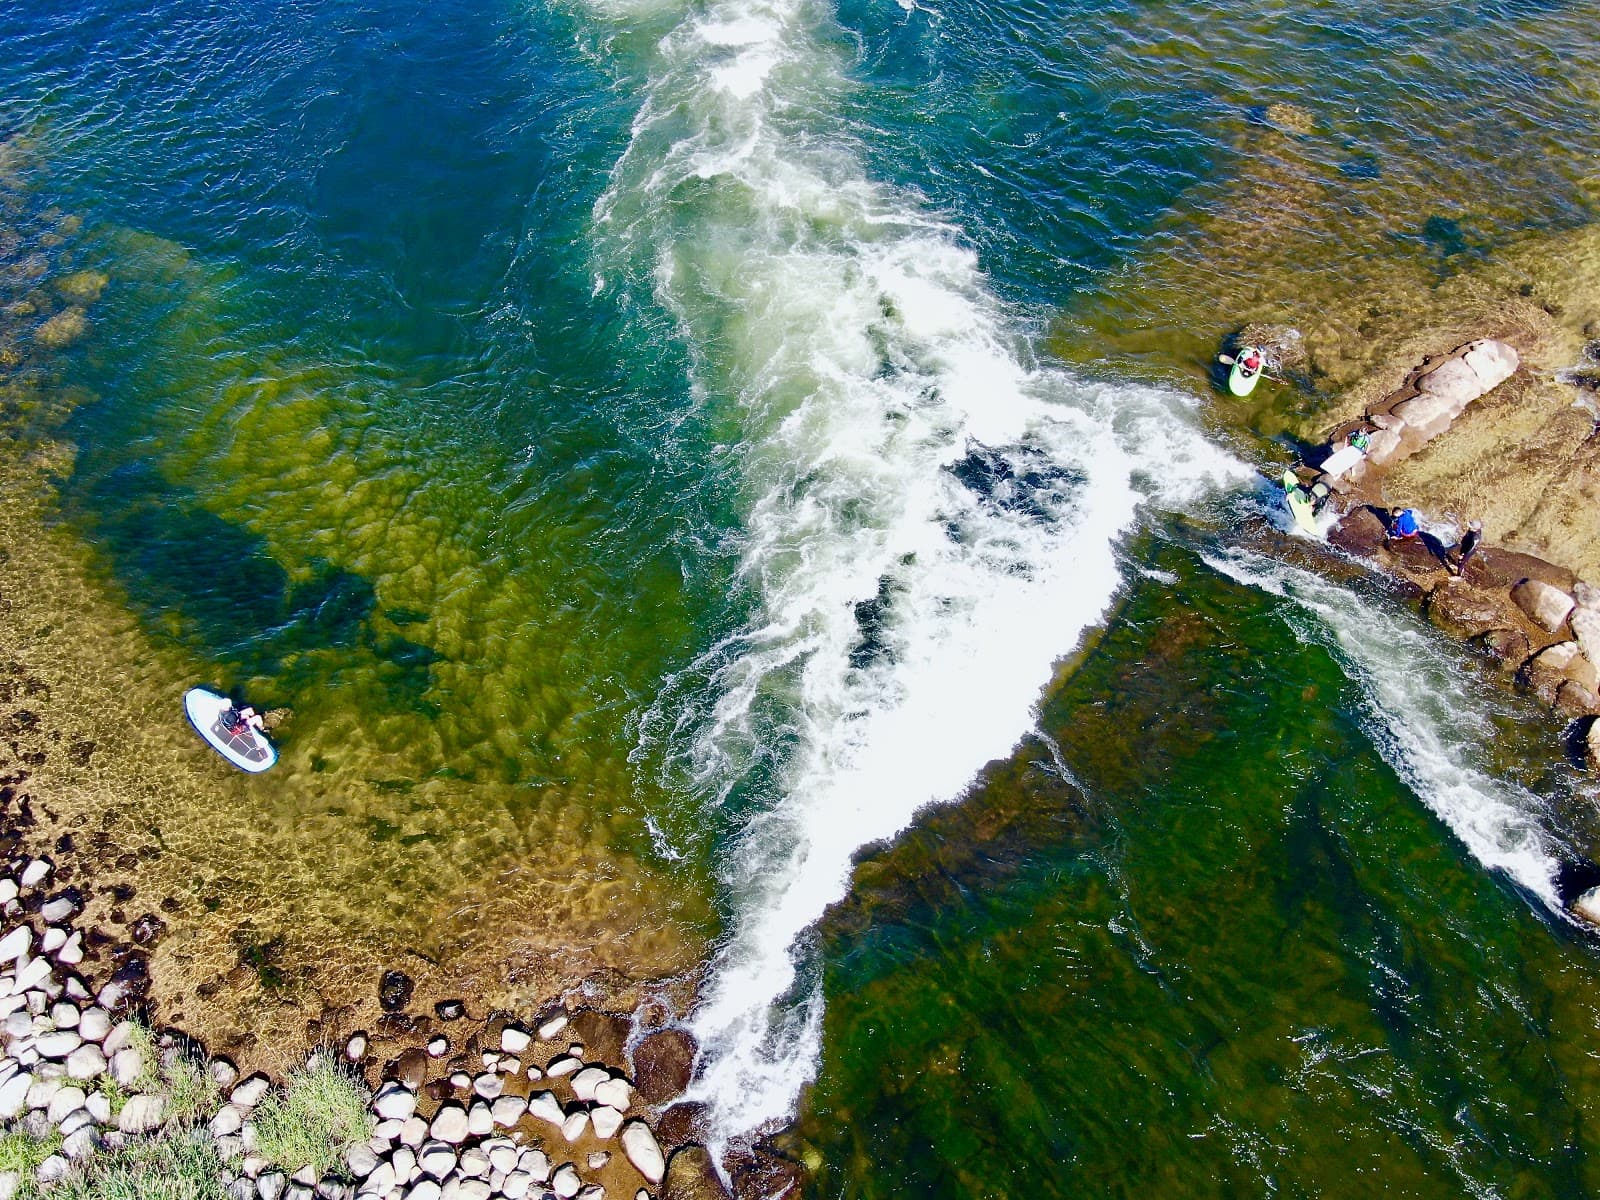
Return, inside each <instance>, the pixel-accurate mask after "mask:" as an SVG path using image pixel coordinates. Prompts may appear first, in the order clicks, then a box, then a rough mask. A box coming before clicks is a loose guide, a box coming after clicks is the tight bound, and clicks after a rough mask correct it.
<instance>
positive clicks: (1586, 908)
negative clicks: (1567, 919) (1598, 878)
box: [1572, 887, 1600, 925]
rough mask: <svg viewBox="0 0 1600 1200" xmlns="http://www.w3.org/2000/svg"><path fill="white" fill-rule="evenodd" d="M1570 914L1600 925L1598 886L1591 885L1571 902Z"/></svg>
mask: <svg viewBox="0 0 1600 1200" xmlns="http://www.w3.org/2000/svg"><path fill="white" fill-rule="evenodd" d="M1572 915H1573V916H1575V917H1582V918H1583V919H1584V920H1585V921H1588V922H1589V923H1590V924H1591V925H1600V887H1592V888H1590V889H1589V890H1588V891H1587V892H1584V893H1583V895H1581V896H1579V897H1578V898H1577V899H1576V900H1574V901H1573V902H1572Z"/></svg>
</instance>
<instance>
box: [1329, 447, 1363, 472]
mask: <svg viewBox="0 0 1600 1200" xmlns="http://www.w3.org/2000/svg"><path fill="white" fill-rule="evenodd" d="M1366 456H1367V452H1366V451H1365V450H1362V449H1360V448H1359V447H1356V446H1344V447H1341V448H1340V449H1338V450H1335V451H1334V452H1333V453H1332V454H1330V455H1328V457H1327V458H1325V459H1323V460H1322V463H1321V465H1320V466H1319V467H1318V468H1317V469H1318V470H1319V471H1322V472H1323V473H1324V474H1327V475H1331V476H1333V478H1335V479H1337V478H1339V476H1341V475H1343V474H1344V473H1345V472H1346V471H1348V470H1349V469H1350V468H1351V467H1353V466H1355V465H1356V464H1357V463H1358V462H1360V461H1361V460H1362V459H1363V458H1365V457H1366Z"/></svg>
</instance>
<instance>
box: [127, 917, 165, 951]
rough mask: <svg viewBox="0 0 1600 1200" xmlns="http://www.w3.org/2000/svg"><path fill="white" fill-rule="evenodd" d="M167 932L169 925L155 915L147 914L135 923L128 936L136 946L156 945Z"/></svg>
mask: <svg viewBox="0 0 1600 1200" xmlns="http://www.w3.org/2000/svg"><path fill="white" fill-rule="evenodd" d="M166 932H167V923H166V922H165V921H163V920H162V919H161V918H160V917H158V916H156V915H155V913H145V914H144V916H142V917H140V918H139V919H138V920H137V921H135V922H134V923H133V925H132V927H131V928H130V929H129V931H128V934H129V936H130V937H132V938H133V944H134V945H136V946H150V945H154V944H155V943H156V942H157V941H159V940H160V938H161V937H162V935H163V934H165V933H166Z"/></svg>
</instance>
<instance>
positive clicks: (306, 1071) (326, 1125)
mask: <svg viewBox="0 0 1600 1200" xmlns="http://www.w3.org/2000/svg"><path fill="white" fill-rule="evenodd" d="M371 1099H372V1097H371V1094H370V1093H369V1092H368V1091H367V1089H366V1088H365V1087H364V1086H363V1085H362V1084H361V1083H360V1082H359V1081H358V1080H356V1079H353V1078H351V1076H350V1075H349V1074H347V1073H346V1072H344V1071H341V1070H340V1069H339V1067H338V1065H337V1064H336V1063H335V1062H334V1060H333V1059H332V1058H330V1057H329V1056H327V1055H323V1054H317V1055H313V1056H312V1058H311V1060H310V1061H309V1062H308V1063H307V1064H306V1065H305V1066H303V1067H301V1068H300V1069H299V1070H297V1071H295V1072H293V1073H292V1074H291V1075H290V1076H289V1086H288V1088H287V1089H285V1090H284V1091H282V1092H269V1093H268V1094H267V1095H266V1097H265V1098H263V1099H262V1101H261V1103H260V1104H259V1105H258V1106H257V1107H256V1112H255V1117H254V1121H255V1127H256V1148H257V1151H258V1152H259V1153H260V1154H262V1155H263V1156H264V1157H266V1158H268V1159H270V1160H271V1161H273V1162H275V1163H277V1164H278V1165H279V1166H281V1167H284V1168H285V1169H287V1170H290V1171H297V1170H299V1169H300V1168H301V1167H305V1166H310V1167H314V1168H316V1170H317V1171H318V1172H319V1173H321V1174H326V1173H327V1172H328V1171H329V1170H330V1169H331V1168H332V1167H333V1165H334V1164H335V1163H336V1162H337V1161H338V1159H339V1156H340V1155H341V1154H343V1153H344V1151H345V1150H346V1149H347V1148H348V1147H349V1146H351V1145H353V1144H354V1143H356V1142H362V1141H365V1140H366V1139H367V1137H368V1136H369V1134H370V1132H371V1124H372V1120H371V1117H370V1116H369V1114H368V1113H367V1104H368V1103H369V1102H370V1100H371Z"/></svg>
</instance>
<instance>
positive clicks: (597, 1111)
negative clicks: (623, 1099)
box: [589, 1104, 622, 1142]
mask: <svg viewBox="0 0 1600 1200" xmlns="http://www.w3.org/2000/svg"><path fill="white" fill-rule="evenodd" d="M589 1120H590V1122H591V1123H593V1125H594V1135H595V1137H597V1138H599V1139H600V1140H601V1141H602V1142H604V1141H608V1140H609V1139H611V1138H612V1137H615V1136H616V1132H617V1130H618V1129H620V1128H621V1127H622V1114H621V1113H620V1112H618V1111H617V1110H616V1109H614V1108H612V1107H611V1106H610V1105H609V1104H601V1105H599V1106H597V1107H596V1108H594V1109H592V1110H590V1113H589Z"/></svg>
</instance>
